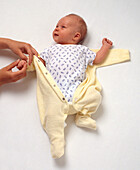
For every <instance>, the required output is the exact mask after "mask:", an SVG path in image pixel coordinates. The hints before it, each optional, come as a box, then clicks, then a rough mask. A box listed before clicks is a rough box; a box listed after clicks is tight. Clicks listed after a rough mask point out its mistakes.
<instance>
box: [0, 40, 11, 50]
mask: <svg viewBox="0 0 140 170" xmlns="http://www.w3.org/2000/svg"><path fill="white" fill-rule="evenodd" d="M11 41H12V40H11V39H8V38H0V44H1V49H6V48H8V49H9V48H10V43H11Z"/></svg>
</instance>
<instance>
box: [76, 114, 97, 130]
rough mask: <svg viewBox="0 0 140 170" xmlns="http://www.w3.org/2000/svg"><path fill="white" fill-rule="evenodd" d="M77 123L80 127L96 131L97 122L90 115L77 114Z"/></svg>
mask: <svg viewBox="0 0 140 170" xmlns="http://www.w3.org/2000/svg"><path fill="white" fill-rule="evenodd" d="M75 123H76V125H77V126H79V127H85V128H89V129H93V130H96V121H95V120H93V119H92V118H91V117H90V115H84V114H77V115H76V118H75Z"/></svg>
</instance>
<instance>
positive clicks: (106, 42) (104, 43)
mask: <svg viewBox="0 0 140 170" xmlns="http://www.w3.org/2000/svg"><path fill="white" fill-rule="evenodd" d="M102 44H103V45H107V46H108V47H109V48H111V47H112V45H113V43H112V41H110V40H109V39H107V38H104V39H103V40H102Z"/></svg>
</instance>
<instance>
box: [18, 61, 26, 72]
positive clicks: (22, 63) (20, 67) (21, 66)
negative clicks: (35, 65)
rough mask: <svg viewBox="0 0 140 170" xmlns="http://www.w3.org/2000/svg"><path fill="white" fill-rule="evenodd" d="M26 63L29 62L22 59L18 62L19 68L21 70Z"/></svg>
mask: <svg viewBox="0 0 140 170" xmlns="http://www.w3.org/2000/svg"><path fill="white" fill-rule="evenodd" d="M25 64H27V62H26V61H25V60H21V61H20V62H19V63H18V66H17V68H18V69H19V70H21V69H22V68H23V66H24V65H25Z"/></svg>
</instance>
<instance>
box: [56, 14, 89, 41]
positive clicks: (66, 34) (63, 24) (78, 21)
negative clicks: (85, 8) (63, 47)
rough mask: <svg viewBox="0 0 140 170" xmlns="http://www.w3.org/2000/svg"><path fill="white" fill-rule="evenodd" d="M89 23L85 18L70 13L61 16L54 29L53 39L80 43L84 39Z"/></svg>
mask: <svg viewBox="0 0 140 170" xmlns="http://www.w3.org/2000/svg"><path fill="white" fill-rule="evenodd" d="M86 33H87V25H86V23H85V21H84V20H83V18H81V17H80V16H78V15H76V14H69V15H66V16H65V17H63V18H61V19H60V20H59V21H58V23H57V25H56V28H55V29H54V31H53V39H54V41H55V42H56V43H58V44H78V43H80V42H81V41H83V40H84V38H85V36H86Z"/></svg>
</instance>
